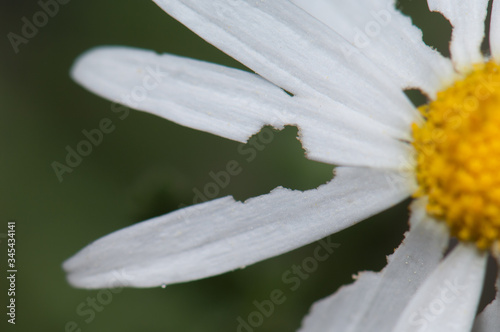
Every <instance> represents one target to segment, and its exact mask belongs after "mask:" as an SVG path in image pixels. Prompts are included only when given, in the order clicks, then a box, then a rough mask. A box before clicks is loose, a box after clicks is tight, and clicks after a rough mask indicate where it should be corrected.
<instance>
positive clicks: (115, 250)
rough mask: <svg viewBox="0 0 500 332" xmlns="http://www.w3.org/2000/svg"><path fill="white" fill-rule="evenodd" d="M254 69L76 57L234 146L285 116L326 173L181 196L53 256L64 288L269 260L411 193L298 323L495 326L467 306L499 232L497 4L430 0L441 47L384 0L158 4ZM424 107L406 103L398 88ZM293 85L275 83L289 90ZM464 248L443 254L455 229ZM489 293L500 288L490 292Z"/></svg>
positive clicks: (162, 280)
mask: <svg viewBox="0 0 500 332" xmlns="http://www.w3.org/2000/svg"><path fill="white" fill-rule="evenodd" d="M155 2H156V3H157V4H158V5H159V6H160V7H161V8H162V9H163V10H165V11H166V12H167V13H168V14H170V15H172V16H173V17H175V18H176V19H177V20H179V21H180V22H182V23H183V24H185V25H186V26H188V27H189V28H190V29H192V30H193V31H194V32H196V33H197V34H198V35H200V36H201V37H202V38H204V39H205V40H207V41H208V42H210V43H212V44H213V45H215V46H217V47H218V48H220V49H221V50H222V51H224V52H226V53H227V54H229V55H231V56H232V57H234V58H235V59H237V60H239V61H240V62H242V63H243V64H244V65H246V66H247V67H249V68H250V69H252V70H254V71H255V72H256V74H252V73H248V72H244V71H240V70H236V69H231V68H226V67H223V66H219V65H214V64H209V63H205V62H202V61H196V60H192V59H186V58H183V57H179V56H173V55H168V54H163V55H158V54H156V53H154V52H151V51H145V50H139V49H133V48H128V47H100V48H97V49H93V50H91V51H89V52H87V53H85V54H84V55H82V56H81V57H80V58H79V59H78V60H77V62H76V64H75V66H74V68H73V71H72V75H73V77H74V79H75V80H76V81H77V82H79V83H80V84H82V85H83V86H84V87H86V88H88V89H89V90H91V91H93V92H95V93H97V94H99V95H101V96H104V97H106V98H108V99H111V100H114V101H117V102H120V103H123V104H125V105H127V106H130V107H133V108H136V109H139V110H143V111H146V112H150V113H153V114H156V115H159V116H161V117H164V118H167V119H169V120H171V121H175V122H177V123H179V124H182V125H185V126H188V127H192V128H196V129H199V130H203V131H207V132H210V133H213V134H216V135H219V136H222V137H226V138H228V139H232V140H236V141H239V142H246V141H247V140H248V138H249V137H250V136H252V135H254V134H255V133H257V132H259V130H260V129H261V128H262V127H263V126H264V125H272V126H274V127H275V128H283V126H284V125H288V124H290V125H296V126H297V127H298V128H299V133H300V140H301V142H302V144H303V147H304V148H305V150H306V153H307V157H308V158H310V159H313V160H317V161H321V162H326V163H330V164H334V165H340V166H339V167H337V168H336V170H335V176H334V178H333V180H331V181H330V182H329V183H327V184H325V185H322V186H320V187H318V188H317V189H314V190H307V191H304V192H301V191H294V190H288V189H284V188H277V189H275V190H273V191H272V192H271V193H269V194H267V195H263V196H260V197H257V198H253V199H249V200H247V201H246V202H237V201H235V200H234V199H233V198H232V197H224V198H220V199H215V200H213V201H210V202H206V203H202V204H198V205H195V206H191V207H187V208H184V209H181V210H179V211H176V212H173V213H169V214H167V215H164V216H160V217H157V218H153V219H151V220H148V221H145V222H142V223H139V224H136V225H133V226H131V227H127V228H125V229H122V230H120V231H117V232H115V233H113V234H110V235H108V236H106V237H104V238H102V239H99V240H97V241H96V242H94V243H92V244H90V245H89V246H88V247H86V248H84V249H83V250H81V251H80V252H79V253H77V254H76V255H75V256H74V257H72V258H70V259H69V260H68V261H66V262H65V263H64V269H65V270H66V271H67V273H68V279H69V281H70V283H71V284H73V285H74V286H77V287H84V288H101V287H102V288H103V287H112V286H116V285H117V284H119V285H122V286H133V287H153V286H159V285H164V284H168V283H176V282H182V281H188V280H194V279H199V278H204V277H208V276H212V275H216V274H220V273H224V272H226V271H230V270H233V269H236V268H239V267H242V266H246V265H249V264H252V263H255V262H257V261H260V260H263V259H266V258H269V257H272V256H275V255H279V254H281V253H284V252H287V251H289V250H292V249H295V248H297V247H300V246H302V245H305V244H307V243H310V242H312V241H316V240H319V239H321V238H323V237H325V236H327V235H329V234H331V233H334V232H337V231H340V230H342V229H344V228H346V227H349V226H351V225H353V224H355V223H357V222H358V221H361V220H363V219H366V218H368V217H369V216H372V215H374V214H376V213H378V212H380V211H382V210H384V209H387V208H389V207H391V206H393V205H394V204H396V203H398V202H400V201H402V200H404V199H405V198H406V197H408V196H411V195H413V196H414V197H416V200H415V201H414V203H413V204H412V206H411V210H412V217H411V219H410V224H411V226H410V231H409V232H408V233H407V234H406V238H405V240H404V242H403V243H402V244H401V246H400V247H399V248H398V249H397V250H396V251H395V253H394V254H393V255H391V256H390V257H389V259H388V264H387V266H386V267H385V268H384V269H383V270H382V271H381V272H379V273H372V272H365V273H363V274H361V275H360V276H359V277H358V278H357V280H356V281H355V282H354V283H353V284H352V285H349V286H346V287H343V288H341V289H340V290H339V291H338V292H337V293H336V294H334V295H332V296H331V297H328V298H326V299H323V300H321V301H319V302H318V303H317V304H315V305H314V306H313V308H312V310H311V313H310V314H309V315H308V316H307V317H306V319H305V320H304V323H303V326H302V329H301V331H305V332H311V331H423V330H425V331H471V330H472V329H473V331H476V332H478V331H496V330H498V328H499V327H500V315H499V314H498V313H499V312H500V304H499V301H500V300H499V297H500V296H499V295H498V294H497V299H496V300H494V301H493V302H492V303H491V304H490V305H489V306H487V308H486V309H485V310H484V311H483V313H481V314H480V315H479V316H478V317H476V311H477V306H478V302H479V297H480V294H481V290H482V286H483V279H484V274H485V266H486V260H487V257H488V255H489V254H493V255H494V256H495V257H496V258H497V261H498V257H499V254H498V252H499V242H500V241H499V240H500V186H499V185H500V175H499V174H500V173H499V172H498V169H499V168H500V157H499V156H500V129H499V128H500V112H498V109H499V107H500V86H499V83H500V24H499V22H500V0H499V1H494V2H493V7H492V15H491V17H492V20H491V31H490V40H489V42H490V46H491V53H492V54H491V58H490V57H485V56H483V54H482V53H481V51H480V45H481V43H482V41H483V39H484V30H485V29H484V22H485V18H486V16H487V7H488V1H487V0H461V1H459V0H456V1H452V0H428V4H429V8H430V9H431V10H433V11H438V12H441V13H442V14H443V15H444V16H445V17H446V18H447V19H448V20H449V21H450V22H451V24H452V26H453V33H452V41H451V44H450V51H451V60H450V59H447V58H444V57H443V56H441V55H440V53H438V52H437V51H435V50H433V49H431V48H429V47H428V46H426V45H425V44H424V43H423V42H422V34H421V32H420V31H419V29H417V28H416V27H415V26H413V25H412V24H411V20H410V19H409V18H408V17H405V16H404V15H402V14H401V13H400V12H399V11H397V10H396V9H395V7H394V0H358V1H342V0H330V1H328V0H293V1H287V0H273V1H266V0H260V1H253V0H252V1H251V0H212V1H202V0H155ZM408 88H416V89H420V90H421V91H423V92H424V93H425V94H426V95H427V96H428V97H429V100H430V101H429V103H428V104H427V105H425V106H423V107H420V108H419V109H416V108H415V107H414V106H413V105H412V104H411V103H410V101H409V100H408V99H407V97H406V96H405V94H404V92H403V90H404V89H408ZM284 90H285V91H287V92H289V93H286V92H285V91H284ZM450 235H451V236H454V237H457V238H458V239H459V244H458V245H457V246H456V247H455V248H454V249H453V250H452V251H451V253H449V254H448V255H446V256H445V257H444V258H443V256H444V251H445V249H446V248H447V245H448V239H449V236H450ZM497 288H499V287H497Z"/></svg>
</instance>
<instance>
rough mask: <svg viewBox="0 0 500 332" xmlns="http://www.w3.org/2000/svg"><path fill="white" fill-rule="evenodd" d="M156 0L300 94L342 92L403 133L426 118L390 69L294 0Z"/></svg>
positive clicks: (344, 100) (335, 96) (340, 97)
mask: <svg viewBox="0 0 500 332" xmlns="http://www.w3.org/2000/svg"><path fill="white" fill-rule="evenodd" d="M155 2H156V3H157V4H158V5H159V6H160V7H161V8H162V9H163V10H165V11H166V12H167V13H168V14H169V15H171V16H172V17H174V18H175V19H177V20H178V21H179V22H181V23H183V24H185V25H186V26H187V27H188V28H189V29H191V30H192V31H194V32H195V33H196V34H197V35H199V36H200V37H202V38H203V39H205V40H207V41H208V42H209V43H211V44H212V45H214V46H216V47H217V48H219V49H220V50H222V51H224V52H225V53H227V54H229V55H230V56H232V57H233V58H235V59H236V60H238V61H240V62H242V63H243V64H244V65H245V66H247V67H248V68H250V69H252V70H253V71H255V72H256V73H257V74H259V75H261V76H262V77H264V78H265V79H267V80H269V81H270V82H272V83H274V84H276V85H277V86H279V87H281V88H283V89H285V90H287V91H289V92H291V93H293V94H294V95H296V96H302V97H305V98H314V99H320V100H321V99H323V98H330V99H332V100H335V101H337V102H339V103H341V104H344V105H345V106H346V107H348V108H349V109H351V110H352V111H353V112H357V113H360V114H363V115H365V116H366V117H368V118H371V119H372V120H374V121H377V122H380V123H382V124H384V125H386V126H388V127H390V128H392V129H393V130H397V131H398V137H399V138H402V139H408V138H409V137H408V134H409V133H408V128H409V126H410V125H411V123H412V122H415V121H418V120H419V119H420V115H419V114H418V112H417V111H416V110H415V108H414V107H413V105H411V103H410V102H409V100H408V99H407V98H406V96H405V95H404V93H403V92H402V91H401V89H399V87H398V86H397V84H396V83H395V82H394V81H392V80H391V78H390V77H389V76H388V75H386V74H385V73H384V72H383V71H381V70H380V69H379V68H378V67H377V66H376V65H375V64H374V63H373V62H372V61H370V60H369V59H368V58H366V57H365V56H364V55H363V54H362V53H361V52H360V51H359V50H358V49H357V48H356V47H355V46H354V45H352V44H351V43H349V42H347V41H346V40H345V39H344V38H342V37H341V36H340V35H339V34H337V33H336V32H334V31H333V30H332V29H330V28H329V27H328V26H326V25H324V24H323V23H321V22H320V21H318V20H316V19H315V18H314V17H312V16H310V15H309V14H307V13H306V12H305V11H304V10H302V9H301V8H299V7H297V6H296V5H294V4H293V3H291V2H290V1H288V0H273V1H251V0H216V1H199V0H168V1H164V0H156V1H155ZM346 50H348V51H349V54H347V55H346V54H345V52H346ZM367 100H369V101H370V102H369V103H367V102H366V101H367ZM332 111H333V110H332Z"/></svg>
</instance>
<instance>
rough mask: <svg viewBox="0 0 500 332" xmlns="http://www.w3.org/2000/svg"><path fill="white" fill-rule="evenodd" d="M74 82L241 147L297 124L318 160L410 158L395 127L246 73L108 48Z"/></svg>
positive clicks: (80, 63)
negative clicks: (266, 130)
mask: <svg viewBox="0 0 500 332" xmlns="http://www.w3.org/2000/svg"><path fill="white" fill-rule="evenodd" d="M71 75H72V77H73V79H74V80H75V81H76V82H78V83H80V84H81V85H82V86H84V87H86V88H87V89H89V90H90V91H92V92H94V93H96V94H98V95H100V96H103V97H105V98H108V99H110V100H113V101H114V102H116V103H121V104H124V105H126V106H128V107H132V108H135V109H139V110H143V111H146V112H148V113H152V114H155V115H158V116H161V117H164V118H166V119H169V120H171V121H174V122H177V123H179V124H181V125H184V126H187V127H191V128H195V129H199V130H203V131H206V132H210V133H213V134H215V135H218V136H221V137H225V138H229V139H232V140H236V141H239V142H245V141H246V140H247V139H248V138H249V137H250V136H251V135H253V134H255V133H257V132H258V131H259V130H260V129H261V128H262V126H264V125H266V124H268V125H272V126H273V127H275V128H282V127H283V126H284V125H287V124H292V125H297V126H298V128H299V136H300V138H301V141H302V144H303V147H304V148H305V149H306V153H307V156H308V157H309V158H310V159H313V160H318V161H322V162H326V163H330V164H340V165H349V166H370V167H379V168H391V169H397V168H402V167H403V166H406V165H404V163H403V160H402V159H404V160H409V159H410V157H409V156H410V154H411V147H410V146H409V145H408V144H406V143H403V142H401V141H399V140H397V139H394V138H392V137H391V135H390V132H389V130H390V129H389V128H387V126H384V125H382V124H380V123H378V122H376V121H373V120H371V119H370V118H367V117H365V116H364V115H361V114H359V113H356V112H353V111H351V110H350V109H348V108H346V107H345V106H344V105H342V104H339V103H338V102H335V101H333V100H330V99H327V98H320V99H318V100H316V99H310V98H305V97H300V96H294V97H291V96H289V95H288V94H286V93H285V92H284V91H283V90H282V89H280V88H279V87H277V86H275V85H273V84H272V83H270V82H269V81H267V80H265V79H263V78H262V77H260V76H258V75H255V74H252V73H248V72H245V71H242V70H237V69H233V68H228V67H224V66H220V65H216V64H211V63H207V62H203V61H197V60H193V59H188V58H184V57H179V56H174V55H170V54H162V55H159V54H157V53H155V52H153V51H147V50H141V49H136V48H131V47H119V46H106V47H98V48H94V49H91V50H89V51H87V52H85V53H84V54H82V55H81V56H80V57H79V58H78V59H77V60H76V62H75V64H74V65H73V68H72V70H71ZM116 107H118V106H116ZM402 156H408V157H406V158H404V157H402Z"/></svg>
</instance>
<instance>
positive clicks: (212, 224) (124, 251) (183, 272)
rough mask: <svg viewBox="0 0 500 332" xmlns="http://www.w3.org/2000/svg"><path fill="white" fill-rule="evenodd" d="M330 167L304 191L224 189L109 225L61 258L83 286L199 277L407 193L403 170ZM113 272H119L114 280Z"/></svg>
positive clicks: (350, 220) (306, 238)
mask: <svg viewBox="0 0 500 332" xmlns="http://www.w3.org/2000/svg"><path fill="white" fill-rule="evenodd" d="M391 175H392V174H391V173H390V172H387V171H379V170H372V169H362V168H343V167H342V168H337V169H336V176H335V178H334V179H333V180H332V181H331V182H330V183H328V184H326V185H322V186H320V187H319V188H318V189H314V190H308V191H304V192H300V191H293V190H289V189H283V188H277V189H275V190H273V191H272V192H271V193H270V194H267V195H263V196H260V197H256V198H253V199H249V200H248V201H246V202H245V203H241V202H235V201H234V199H233V198H232V197H224V198H220V199H216V200H214V201H211V202H206V203H202V204H199V205H195V206H191V207H187V208H184V209H182V210H179V211H175V212H173V213H170V214H167V215H164V216H161V217H157V218H154V219H151V220H149V221H145V222H142V223H139V224H136V225H133V226H130V227H127V228H125V229H122V230H120V231H117V232H115V233H112V234H110V235H108V236H106V237H104V238H102V239H99V240H97V241H96V242H94V243H92V244H90V245H89V246H87V247H86V248H84V249H82V250H81V251H80V252H79V253H77V254H76V255H75V256H73V257H72V258H70V259H69V260H67V261H66V262H65V263H64V269H65V270H66V271H67V272H68V279H69V281H70V283H71V284H73V285H75V286H78V287H84V288H100V287H111V286H113V285H114V286H116V285H117V283H119V285H120V286H135V287H152V286H158V285H161V284H165V283H175V282H182V281H188V280H193V279H199V278H204V277H208V276H212V275H216V274H220V273H224V272H226V271H229V270H233V269H236V268H239V267H243V266H246V265H248V264H252V263H255V262H258V261H260V260H263V259H266V258H269V257H272V256H275V255H279V254H281V253H284V252H287V251H289V250H292V249H295V248H297V247H300V246H302V245H305V244H307V243H310V242H313V241H315V240H318V239H321V238H323V237H325V236H327V235H329V234H331V233H334V232H337V231H339V230H342V229H344V228H346V227H349V226H351V225H352V224H354V223H356V222H358V221H360V220H363V219H365V218H368V217H369V216H371V215H373V214H375V213H378V212H380V211H382V210H384V209H386V208H388V207H390V206H392V205H394V204H396V203H397V202H399V201H401V200H402V199H404V198H405V196H407V195H408V190H410V188H409V186H408V185H407V184H406V183H404V180H403V178H401V179H402V180H401V181H402V182H400V183H399V184H400V185H399V186H393V185H392V183H391V181H388V177H389V176H391ZM117 275H126V276H127V277H126V278H123V277H122V278H120V280H117Z"/></svg>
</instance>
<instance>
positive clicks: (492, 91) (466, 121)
mask: <svg viewBox="0 0 500 332" xmlns="http://www.w3.org/2000/svg"><path fill="white" fill-rule="evenodd" d="M419 109H420V111H421V113H422V114H423V116H424V117H425V119H426V122H425V123H424V124H422V125H421V126H418V125H416V124H414V125H413V139H414V140H413V146H414V147H415V149H416V151H417V165H416V167H417V180H418V183H419V189H418V191H417V192H416V193H415V194H414V196H417V197H418V196H424V195H427V196H428V205H427V212H428V213H429V214H430V215H432V216H434V217H436V218H437V219H438V220H442V221H444V222H446V224H447V225H448V227H449V229H450V233H451V234H452V235H453V236H456V237H457V238H458V239H460V240H462V241H469V242H475V243H476V245H477V246H478V247H479V248H480V249H488V248H492V246H493V245H494V244H495V243H496V244H497V245H500V66H499V65H498V64H495V63H494V62H488V63H485V64H481V65H477V66H476V67H475V68H474V70H473V71H472V72H471V73H470V74H468V75H467V76H466V77H465V78H464V79H462V80H460V81H456V82H455V83H454V85H453V86H451V87H449V88H447V89H446V90H443V91H441V92H439V93H438V95H437V98H436V100H434V101H432V102H431V103H429V104H427V105H425V106H422V107H420V108H419Z"/></svg>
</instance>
